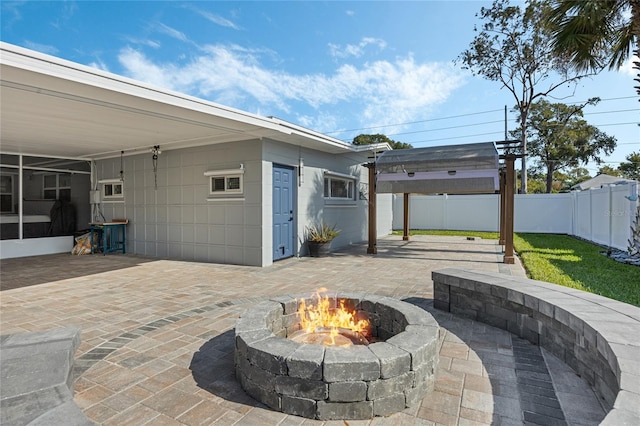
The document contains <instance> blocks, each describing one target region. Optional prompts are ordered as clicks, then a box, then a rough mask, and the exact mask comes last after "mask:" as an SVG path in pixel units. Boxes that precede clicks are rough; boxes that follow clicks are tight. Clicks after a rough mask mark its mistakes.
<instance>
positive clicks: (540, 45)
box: [458, 0, 589, 193]
mask: <svg viewBox="0 0 640 426" xmlns="http://www.w3.org/2000/svg"><path fill="white" fill-rule="evenodd" d="M549 13H550V7H549V5H548V3H547V2H544V1H538V0H531V1H529V2H528V4H527V5H526V7H525V8H524V9H521V8H520V7H519V6H511V5H509V2H508V0H494V2H493V5H492V6H491V7H490V8H484V7H483V8H482V9H480V14H479V16H480V18H481V19H482V20H483V21H485V22H484V24H483V25H482V30H481V31H480V32H479V34H478V35H477V36H476V37H475V38H474V39H473V41H472V42H471V44H470V46H469V48H468V49H467V50H465V51H464V52H463V53H462V54H461V55H460V56H459V57H458V61H462V64H463V68H464V69H469V70H471V71H472V72H473V74H474V75H480V76H482V77H484V78H486V79H488V80H492V81H497V82H499V83H501V84H502V87H505V88H507V90H508V91H509V92H511V94H512V95H513V97H514V98H515V100H516V109H517V110H518V112H519V115H520V127H521V128H522V129H525V131H524V132H522V138H523V139H522V145H523V158H522V175H523V177H524V179H522V190H521V192H522V193H526V192H527V186H526V182H527V167H526V155H527V139H526V136H527V132H526V128H527V117H528V116H529V109H530V107H531V104H532V103H533V102H534V101H535V100H536V99H538V98H542V97H545V96H547V95H549V94H550V93H551V92H553V91H554V90H556V89H557V88H559V87H563V86H567V84H569V85H571V84H575V83H576V82H577V81H578V80H580V79H581V78H583V77H586V76H587V75H589V73H584V72H579V71H577V70H575V69H572V68H568V67H567V63H566V61H565V60H564V58H563V57H562V56H559V55H557V54H555V53H554V50H553V46H552V43H551V41H552V39H551V35H552V34H551V28H550V26H549V25H548V19H547V16H548V14H549ZM552 74H553V77H554V79H553V81H552V80H551V77H552ZM556 76H557V78H556ZM543 83H544V87H542V86H543Z"/></svg>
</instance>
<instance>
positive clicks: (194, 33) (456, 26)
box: [1, 0, 640, 175]
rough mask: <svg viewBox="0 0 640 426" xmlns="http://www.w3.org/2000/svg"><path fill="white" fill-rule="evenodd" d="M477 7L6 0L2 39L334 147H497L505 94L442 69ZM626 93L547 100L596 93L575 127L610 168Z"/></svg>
mask: <svg viewBox="0 0 640 426" xmlns="http://www.w3.org/2000/svg"><path fill="white" fill-rule="evenodd" d="M488 5H490V3H489V2H484V1H412V2H401V1H394V2H391V1H388V2H383V1H379V2H364V1H362V2H360V1H358V2H341V1H340V2H339V1H325V2H308V1H299V2H275V1H261V2H249V1H236V2H226V1H216V2H209V1H207V2H205V1H191V2H188V1H187V2H182V1H127V2H124V1H122V2H121V1H76V2H72V1H64V2H62V1H54V2H45V1H6V0H3V1H2V4H1V6H2V10H1V14H2V21H1V23H2V27H1V39H2V41H5V42H8V43H12V44H15V45H19V46H23V47H27V48H30V49H33V50H37V51H40V52H43V53H47V54H51V55H54V56H57V57H60V58H64V59H67V60H71V61H74V62H77V63H81V64H84V65H90V66H94V67H97V68H100V69H103V70H106V71H110V72H113V73H115V74H119V75H124V76H127V77H131V78H134V79H138V80H142V81H145V82H147V83H151V84H155V85H158V86H161V87H163V88H167V89H171V90H176V91H180V92H183V93H188V94H190V95H193V96H197V97H200V98H204V99H208V100H210V101H213V102H218V103H221V104H224V105H228V106H231V107H235V108H239V109H242V110H245V111H249V112H252V113H256V114H260V115H264V116H276V117H279V118H281V119H284V120H287V121H291V122H294V123H297V124H300V125H303V126H305V127H308V128H311V129H314V130H317V131H320V132H323V133H326V134H329V135H331V136H334V137H336V138H339V139H342V140H345V141H349V142H350V141H351V140H352V139H353V137H354V136H356V135H358V134H360V133H384V134H386V135H388V136H389V137H391V138H392V139H394V140H399V141H402V142H408V143H411V144H413V145H414V146H415V147H424V146H436V145H449V144H459V143H472V142H486V141H495V140H500V139H502V138H504V107H505V105H506V106H507V107H508V108H509V109H511V107H512V106H513V105H514V104H515V100H514V98H513V97H512V95H511V94H510V93H509V92H508V91H507V90H506V89H501V88H500V85H499V84H498V83H496V82H491V81H487V80H484V79H482V78H480V77H473V76H472V75H471V74H470V73H469V72H468V71H465V70H462V69H461V68H460V66H456V65H455V64H454V63H453V60H455V59H456V57H457V56H458V55H459V54H460V53H461V52H462V51H463V50H464V49H466V48H467V47H468V45H469V43H470V42H471V40H472V39H473V37H474V32H473V28H474V25H475V24H479V21H478V20H477V18H476V17H475V14H476V13H477V12H478V11H479V10H480V8H481V7H482V6H488ZM633 85H634V82H633V74H632V72H631V69H630V66H629V67H627V69H623V70H620V71H617V72H607V73H604V74H601V75H599V76H597V77H594V78H591V79H589V80H586V81H584V82H582V83H580V85H579V86H578V87H577V88H576V90H575V93H574V91H573V90H568V89H565V90H564V91H563V92H559V93H558V96H559V97H560V98H561V99H549V100H550V101H552V102H565V103H574V102H581V101H584V100H586V99H588V98H590V97H593V96H599V97H600V98H602V101H601V102H600V104H599V105H597V106H596V107H589V108H588V109H586V110H585V119H586V120H587V121H588V122H589V123H591V124H593V125H596V126H598V127H600V129H601V130H602V131H604V132H606V133H608V134H611V135H613V136H615V137H616V138H617V140H618V148H617V149H616V150H615V152H614V153H613V154H612V155H611V156H609V157H607V161H608V162H609V164H610V165H612V166H613V167H617V165H618V164H619V162H621V161H625V156H626V155H628V154H629V153H631V152H632V151H640V126H639V125H638V123H640V103H638V98H637V95H636V92H635V90H634V89H633ZM571 95H572V96H571ZM507 124H508V128H509V129H514V128H515V127H516V123H515V114H514V113H512V112H509V113H508V123H507ZM587 168H588V169H589V171H590V173H591V174H592V175H595V172H596V171H597V168H598V167H597V166H596V164H595V163H590V164H589V165H588V166H587Z"/></svg>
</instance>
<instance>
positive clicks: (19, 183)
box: [18, 154, 24, 240]
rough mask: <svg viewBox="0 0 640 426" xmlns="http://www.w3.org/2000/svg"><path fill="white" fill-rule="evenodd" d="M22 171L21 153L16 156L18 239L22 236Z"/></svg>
mask: <svg viewBox="0 0 640 426" xmlns="http://www.w3.org/2000/svg"><path fill="white" fill-rule="evenodd" d="M23 175H24V172H23V170H22V154H20V155H19V156H18V239H19V240H22V239H23V238H24V229H23V218H22V214H23V198H24V196H23V195H22V184H23V182H22V180H23Z"/></svg>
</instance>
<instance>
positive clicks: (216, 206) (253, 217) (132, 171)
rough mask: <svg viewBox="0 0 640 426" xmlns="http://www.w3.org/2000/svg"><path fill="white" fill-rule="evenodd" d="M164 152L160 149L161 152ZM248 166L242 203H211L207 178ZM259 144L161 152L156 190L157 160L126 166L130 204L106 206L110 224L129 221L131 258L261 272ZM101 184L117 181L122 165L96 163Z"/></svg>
mask: <svg viewBox="0 0 640 426" xmlns="http://www.w3.org/2000/svg"><path fill="white" fill-rule="evenodd" d="M161 148H162V147H161ZM240 164H243V166H244V170H245V172H244V178H243V179H244V196H243V197H241V198H238V199H232V198H231V197H224V198H221V199H212V200H210V197H209V178H208V177H207V176H205V175H204V173H205V172H206V171H211V170H225V169H238V168H240ZM262 168H263V165H262V160H261V147H260V141H258V140H251V141H243V142H235V143H233V144H221V145H208V146H202V147H194V148H187V149H181V150H170V151H163V152H162V153H161V154H160V155H159V156H158V167H157V169H158V173H157V189H156V188H155V177H154V172H153V161H152V154H151V153H150V152H149V153H143V154H140V155H135V156H131V157H125V158H124V176H125V178H124V188H123V192H124V200H123V202H104V203H102V205H101V208H102V212H103V214H104V217H105V219H106V220H111V219H114V218H127V219H129V221H130V222H129V225H128V226H127V240H128V245H127V249H128V251H130V252H132V253H136V254H141V255H148V256H154V257H165V258H172V259H183V260H190V261H201V262H217V263H231V264H243V265H253V266H261V265H262V262H263V259H262V238H263V237H262V232H261V231H262V223H261V222H262V179H263V176H262ZM96 172H97V180H102V179H114V178H118V177H119V172H120V158H114V159H109V160H102V161H98V162H97V163H96Z"/></svg>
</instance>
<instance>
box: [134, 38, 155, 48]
mask: <svg viewBox="0 0 640 426" xmlns="http://www.w3.org/2000/svg"><path fill="white" fill-rule="evenodd" d="M126 40H127V41H128V42H129V43H130V44H139V45H143V46H148V47H151V48H153V49H159V48H160V46H161V44H160V42H158V41H155V40H151V39H147V38H134V37H127V38H126Z"/></svg>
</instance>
